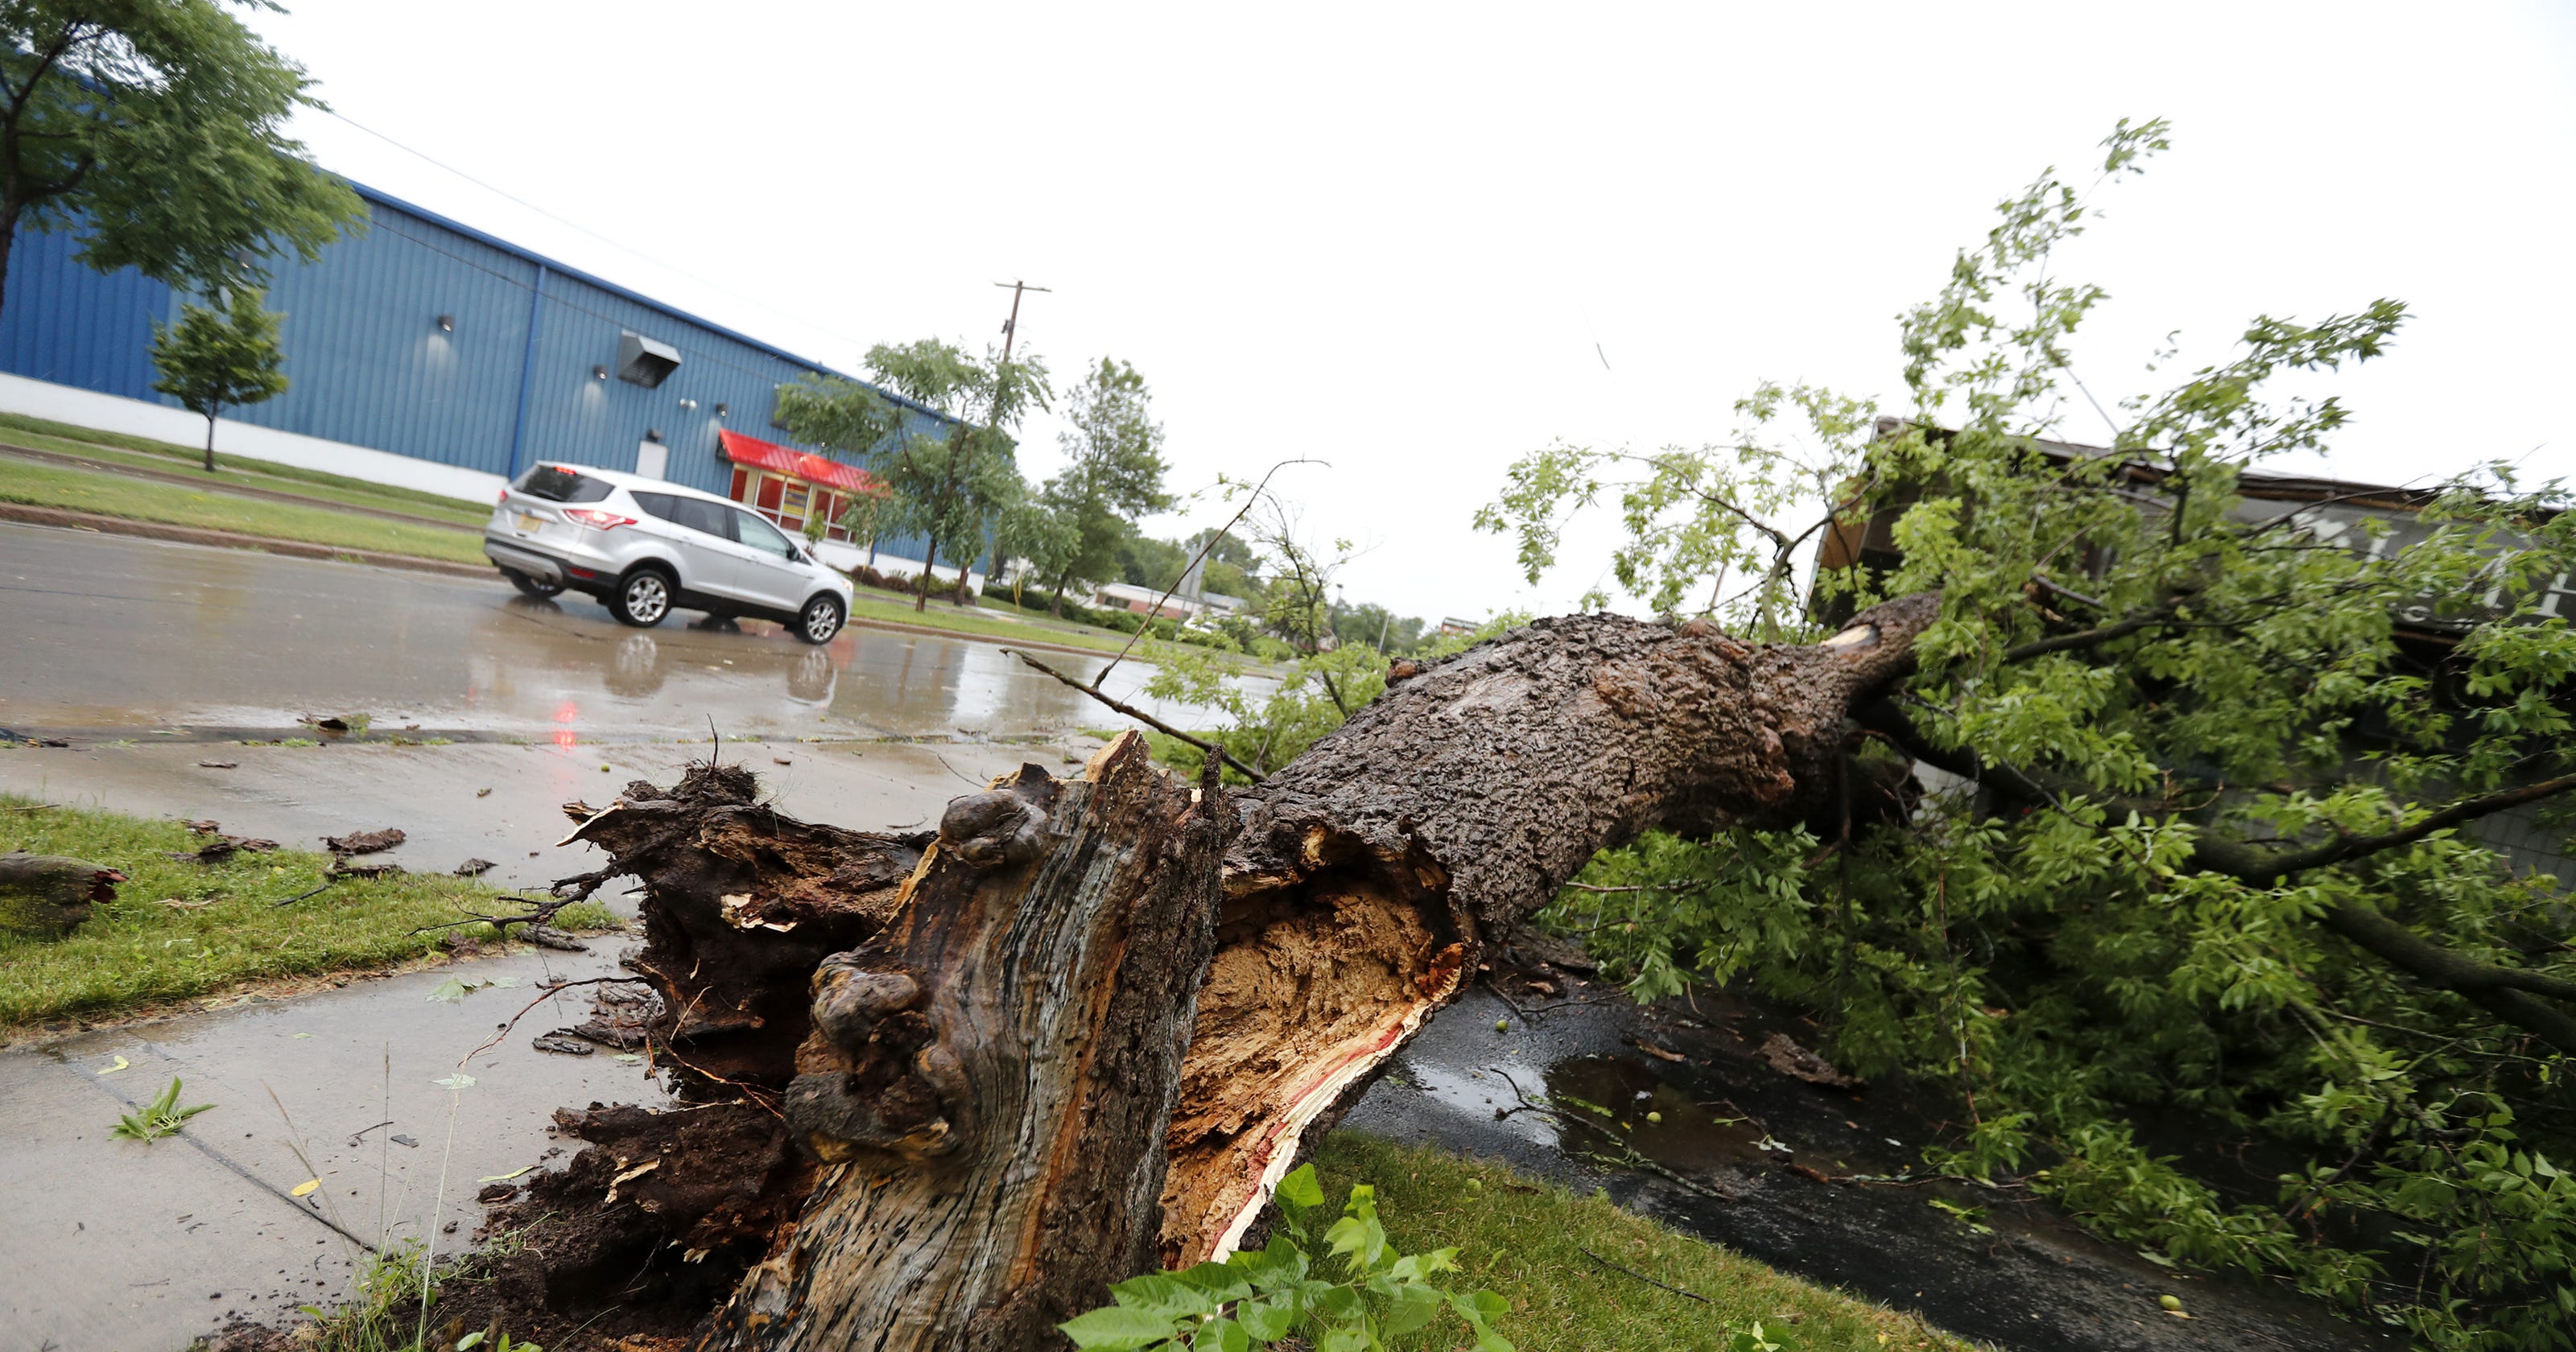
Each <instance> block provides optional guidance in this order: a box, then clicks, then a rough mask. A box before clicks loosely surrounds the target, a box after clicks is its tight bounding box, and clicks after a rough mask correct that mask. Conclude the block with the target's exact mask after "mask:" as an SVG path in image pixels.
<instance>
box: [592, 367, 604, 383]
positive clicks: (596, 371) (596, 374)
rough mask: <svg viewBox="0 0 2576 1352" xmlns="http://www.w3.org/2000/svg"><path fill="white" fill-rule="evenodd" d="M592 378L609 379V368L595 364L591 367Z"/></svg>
mask: <svg viewBox="0 0 2576 1352" xmlns="http://www.w3.org/2000/svg"><path fill="white" fill-rule="evenodd" d="M590 378H591V379H593V380H606V379H608V368H607V367H605V366H594V367H592V368H590Z"/></svg>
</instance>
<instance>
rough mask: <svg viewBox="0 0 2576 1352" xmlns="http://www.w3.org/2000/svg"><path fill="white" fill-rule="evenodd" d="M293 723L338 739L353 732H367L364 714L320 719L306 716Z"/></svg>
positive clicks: (333, 715) (337, 715)
mask: <svg viewBox="0 0 2576 1352" xmlns="http://www.w3.org/2000/svg"><path fill="white" fill-rule="evenodd" d="M295 721H296V722H298V723H301V724H303V725H304V726H306V727H308V728H311V729H313V730H314V731H316V732H327V733H331V734H333V735H335V736H340V737H346V736H348V735H349V734H350V733H353V732H365V731H366V730H367V716H366V715H365V714H331V715H327V716H324V717H320V718H317V717H315V716H313V715H312V714H306V715H305V716H303V717H302V718H299V719H297V720H295Z"/></svg>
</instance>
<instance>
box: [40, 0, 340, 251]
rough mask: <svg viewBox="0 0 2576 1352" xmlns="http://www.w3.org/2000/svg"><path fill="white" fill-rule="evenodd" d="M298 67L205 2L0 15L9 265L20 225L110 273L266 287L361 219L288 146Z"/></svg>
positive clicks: (334, 183)
mask: <svg viewBox="0 0 2576 1352" xmlns="http://www.w3.org/2000/svg"><path fill="white" fill-rule="evenodd" d="M311 88H312V82H311V81H310V80H308V79H307V78H306V77H305V74H304V70H303V68H302V67H301V66H298V65H296V64H295V63H294V62H292V61H290V60H288V59H287V58H285V57H284V56H282V55H280V54H279V53H278V52H277V51H276V50H275V49H273V48H271V47H269V46H268V45H267V44H266V43H263V42H261V41H260V40H259V39H258V37H257V36H256V35H254V34H253V33H252V32H251V31H250V30H249V29H248V28H246V27H244V26H243V25H242V23H241V22H240V20H238V19H236V18H234V17H233V16H232V15H231V14H229V13H227V12H226V11H225V7H224V6H222V5H219V4H217V3H214V2H213V0H154V2H151V3H130V2H127V0H12V3H9V4H6V5H0V262H5V261H6V258H7V254H8V250H9V246H10V244H11V243H12V242H13V241H14V240H15V238H16V232H17V230H18V229H19V228H20V227H21V226H32V227H35V228H37V229H42V230H65V229H77V230H79V231H80V232H81V244H80V248H79V252H78V254H77V257H78V258H79V259H80V260H81V261H82V262H83V263H85V264H87V265H88V266H90V267H92V268H94V269H96V270H98V271H100V272H113V271H115V270H116V269H118V268H121V267H127V266H132V267H134V268H137V269H139V270H140V271H142V273H143V274H144V275H145V276H147V277H152V278H155V279H157V280H159V281H163V282H168V283H171V284H173V285H183V286H193V287H200V288H204V289H207V290H215V289H221V288H230V287H241V286H253V287H255V286H260V285H264V284H265V283H266V281H267V279H268V263H269V260H270V259H271V258H273V257H274V256H275V255H276V254H277V252H278V251H280V250H283V251H289V252H292V253H294V254H296V255H297V256H299V257H301V258H303V259H304V260H306V261H308V262H309V261H311V260H312V259H314V258H315V257H317V256H319V254H320V253H321V250H322V248H323V246H324V245H326V244H329V243H330V242H331V241H332V240H334V239H336V238H338V237H339V235H340V232H341V231H342V230H343V229H346V228H349V227H351V226H353V225H356V224H359V223H361V222H363V221H364V219H365V206H364V204H362V203H361V202H360V201H359V200H358V196H357V194H356V193H355V192H353V191H351V190H350V188H349V186H348V184H346V183H344V182H342V181H341V180H340V179H339V178H337V177H336V176H334V175H331V174H328V173H325V172H323V171H322V170H321V169H319V168H317V167H315V166H314V165H313V164H312V163H311V162H310V161H309V160H307V159H306V158H305V157H304V147H303V146H302V145H301V144H300V143H298V142H296V141H294V140H291V139H289V138H288V137H287V136H286V135H285V134H284V130H283V128H284V124H285V120H286V118H287V115H288V114H290V113H291V112H293V111H294V110H295V109H296V108H297V107H299V106H303V107H320V106H321V104H320V103H319V102H318V101H317V100H316V99H315V98H314V97H313V96H312V94H311V92H310V90H311Z"/></svg>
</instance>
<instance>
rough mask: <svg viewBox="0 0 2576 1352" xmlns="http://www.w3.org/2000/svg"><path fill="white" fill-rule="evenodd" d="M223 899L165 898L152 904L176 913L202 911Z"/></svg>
mask: <svg viewBox="0 0 2576 1352" xmlns="http://www.w3.org/2000/svg"><path fill="white" fill-rule="evenodd" d="M189 857H190V858H194V857H195V856H193V855H191V856H189ZM222 899H223V898H221V897H199V898H197V899H196V900H194V901H186V900H182V899H180V898H178V897H163V898H162V899H160V900H159V901H156V902H154V903H152V904H153V905H155V906H167V907H169V908H170V909H171V910H174V911H202V910H204V909H206V908H207V907H209V906H212V905H214V904H215V903H216V902H218V901H221V900H222Z"/></svg>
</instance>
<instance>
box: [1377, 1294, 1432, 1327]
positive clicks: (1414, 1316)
mask: <svg viewBox="0 0 2576 1352" xmlns="http://www.w3.org/2000/svg"><path fill="white" fill-rule="evenodd" d="M1440 1305H1441V1300H1440V1293H1439V1292H1437V1291H1434V1290H1432V1289H1431V1288H1430V1287H1427V1286H1404V1287H1398V1288H1397V1289H1396V1295H1395V1301H1394V1303H1393V1304H1392V1305H1390V1306H1389V1307H1388V1308H1387V1311H1386V1314H1385V1316H1384V1317H1383V1318H1382V1319H1381V1320H1380V1321H1379V1329H1378V1331H1379V1332H1381V1333H1383V1334H1385V1335H1386V1336H1388V1337H1393V1336H1395V1335H1397V1334H1400V1333H1411V1332H1413V1331H1414V1330H1415V1329H1418V1328H1420V1327H1422V1326H1423V1325H1425V1324H1428V1323H1430V1322H1431V1320H1432V1318H1433V1316H1435V1315H1437V1314H1439V1313H1440Z"/></svg>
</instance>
